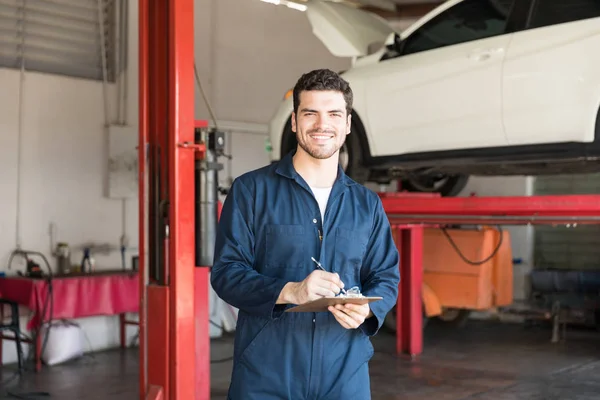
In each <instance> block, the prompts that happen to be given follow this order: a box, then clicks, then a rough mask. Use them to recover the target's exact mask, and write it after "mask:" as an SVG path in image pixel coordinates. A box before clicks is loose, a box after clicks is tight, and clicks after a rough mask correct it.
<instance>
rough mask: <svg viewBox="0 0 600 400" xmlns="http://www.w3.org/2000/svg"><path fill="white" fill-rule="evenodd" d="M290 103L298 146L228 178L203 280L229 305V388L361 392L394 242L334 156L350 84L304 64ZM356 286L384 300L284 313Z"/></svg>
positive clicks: (366, 385)
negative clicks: (233, 322)
mask: <svg viewBox="0 0 600 400" xmlns="http://www.w3.org/2000/svg"><path fill="white" fill-rule="evenodd" d="M293 101H294V111H293V114H292V120H291V123H292V130H293V131H294V132H295V133H296V139H297V141H298V146H297V149H295V150H293V151H292V152H290V153H289V154H287V155H285V156H284V157H283V158H282V160H281V161H279V162H277V163H273V164H271V165H269V166H266V167H263V168H261V169H258V170H255V171H251V172H248V173H245V174H243V175H242V176H240V177H238V178H237V179H236V180H235V181H234V183H233V185H232V186H231V189H230V191H229V194H228V196H227V198H226V200H225V202H224V204H223V209H222V213H221V218H220V221H219V229H218V234H217V240H216V245H215V259H214V264H213V268H212V274H211V283H212V286H213V288H214V290H215V291H216V293H217V294H218V295H219V297H221V298H222V299H223V300H225V301H226V302H227V303H229V304H231V305H233V306H235V307H237V308H238V309H239V317H238V322H237V328H236V337H235V344H234V364H233V372H232V379H231V385H230V388H229V398H230V399H232V400H253V399H257V400H275V399H277V400H279V399H290V400H301V399H311V400H312V399H315V400H316V399H319V400H321V399H323V400H324V399H332V400H343V399H352V400H366V399H370V398H371V394H370V381H369V369H368V361H369V360H370V359H371V357H372V356H373V346H372V345H371V341H370V336H373V335H375V334H376V333H377V332H378V330H379V329H380V328H381V325H382V323H383V320H384V318H385V316H386V314H387V313H388V311H390V310H391V308H392V307H393V306H394V305H395V304H396V298H397V295H398V283H399V279H400V277H399V272H398V260H399V256H398V252H397V250H396V246H395V244H394V241H393V237H392V234H391V230H390V225H389V222H388V219H387V217H386V214H385V212H384V210H383V207H382V205H381V201H380V199H379V197H378V196H377V194H376V193H374V192H373V191H371V190H369V189H367V188H365V187H364V186H362V185H360V184H358V183H356V182H354V181H353V180H352V179H350V178H349V177H348V176H347V175H346V174H345V173H344V171H343V169H342V168H341V167H340V165H339V150H340V148H341V147H342V145H343V143H344V141H345V140H346V136H347V135H348V134H349V133H350V126H351V112H352V101H353V94H352V90H351V88H350V86H349V84H348V83H347V82H346V81H345V80H344V79H342V77H340V76H339V75H338V74H336V73H335V72H332V71H329V70H316V71H312V72H309V73H307V74H304V75H303V76H302V77H301V78H300V79H299V80H298V82H297V84H296V86H295V87H294V93H293ZM312 257H314V258H315V259H316V260H318V261H319V262H320V263H321V265H322V266H323V268H324V269H325V271H323V270H321V269H318V268H317V265H316V263H315V262H313V260H312V259H311V258H312ZM355 286H356V287H358V288H359V289H360V292H361V293H362V295H364V296H381V297H383V300H380V301H376V302H373V303H370V304H366V305H353V304H346V305H339V306H336V307H335V308H333V307H329V311H327V312H317V313H313V312H293V313H286V312H284V311H285V310H286V309H288V308H290V307H293V306H294V305H300V304H304V303H307V302H310V301H313V300H316V299H319V298H321V297H324V296H327V297H332V296H336V295H338V294H339V293H340V291H341V290H342V289H349V288H351V287H355Z"/></svg>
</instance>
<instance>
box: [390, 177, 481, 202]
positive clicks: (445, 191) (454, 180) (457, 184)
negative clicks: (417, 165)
mask: <svg viewBox="0 0 600 400" xmlns="http://www.w3.org/2000/svg"><path fill="white" fill-rule="evenodd" d="M432 179H434V180H437V182H436V183H440V181H441V183H440V184H439V186H433V185H429V183H430V182H431V181H432ZM468 181H469V175H463V174H457V175H442V174H438V175H437V176H436V177H435V178H432V177H430V176H428V175H420V176H413V177H411V179H404V180H403V181H402V189H403V190H407V191H409V192H430V193H439V194H440V195H441V196H443V197H452V196H457V195H458V194H459V193H460V192H461V191H462V190H463V189H464V188H465V187H466V186H467V182H468Z"/></svg>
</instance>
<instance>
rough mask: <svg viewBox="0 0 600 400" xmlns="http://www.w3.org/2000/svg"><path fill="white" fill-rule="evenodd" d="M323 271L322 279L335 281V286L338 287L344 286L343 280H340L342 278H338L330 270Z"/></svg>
mask: <svg viewBox="0 0 600 400" xmlns="http://www.w3.org/2000/svg"><path fill="white" fill-rule="evenodd" d="M322 272H323V274H324V275H323V279H324V280H326V281H329V282H332V283H335V284H336V285H337V286H339V287H340V288H343V287H344V282H342V280H341V279H340V276H339V275H338V274H337V273H331V272H324V271H322Z"/></svg>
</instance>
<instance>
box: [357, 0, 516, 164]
mask: <svg viewBox="0 0 600 400" xmlns="http://www.w3.org/2000/svg"><path fill="white" fill-rule="evenodd" d="M512 3H513V0H464V1H461V2H458V3H456V4H454V5H453V6H451V7H449V8H447V9H445V10H444V11H441V12H440V13H439V14H438V15H437V16H435V17H433V18H431V19H430V20H429V21H428V22H425V23H424V24H423V25H421V27H420V28H418V29H416V30H415V31H413V32H412V33H410V34H409V35H408V37H406V39H404V40H403V41H402V43H401V48H400V54H399V56H398V57H396V58H393V59H388V60H385V61H382V62H380V63H379V65H377V66H376V67H373V68H370V69H369V72H368V73H369V77H368V85H366V88H365V91H366V97H367V104H368V124H369V127H370V129H369V130H370V135H371V138H372V140H373V141H374V142H375V143H374V144H375V148H376V149H377V153H378V155H392V154H403V153H415V152H427V151H437V150H452V149H466V148H476V147H491V146H503V145H506V144H507V140H506V136H505V134H504V129H503V126H502V118H501V111H502V110H501V108H502V93H501V91H502V81H501V79H502V62H503V60H504V56H505V54H506V50H507V48H508V45H509V43H510V40H511V37H512V35H511V34H510V33H508V32H509V30H510V29H509V28H508V26H509V14H510V10H511V5H512ZM363 73H364V72H363Z"/></svg>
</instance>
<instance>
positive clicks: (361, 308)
mask: <svg viewBox="0 0 600 400" xmlns="http://www.w3.org/2000/svg"><path fill="white" fill-rule="evenodd" d="M344 307H346V308H347V309H348V310H350V311H353V312H355V313H357V314H359V315H361V316H363V317H365V318H366V317H367V315H369V310H370V308H369V305H368V304H362V305H361V304H352V303H347V304H344Z"/></svg>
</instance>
